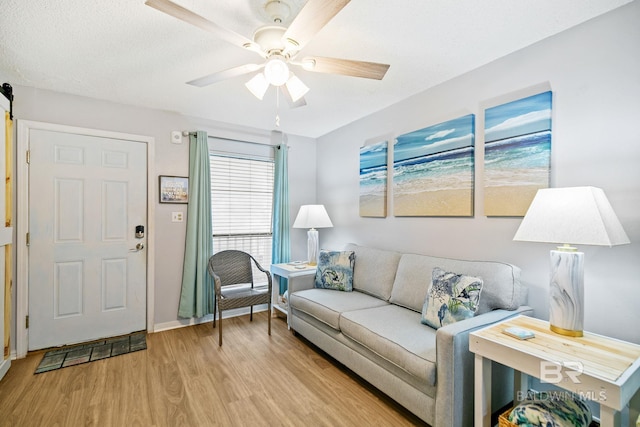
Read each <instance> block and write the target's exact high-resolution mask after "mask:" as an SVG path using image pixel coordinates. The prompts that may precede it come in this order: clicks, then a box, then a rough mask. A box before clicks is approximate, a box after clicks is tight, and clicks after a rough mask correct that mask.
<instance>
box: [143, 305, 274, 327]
mask: <svg viewBox="0 0 640 427" xmlns="http://www.w3.org/2000/svg"><path fill="white" fill-rule="evenodd" d="M261 311H267V305H266V304H263V305H256V306H255V307H253V312H254V313H258V312H261ZM249 312H250V311H249V307H242V308H234V309H232V310H225V311H223V312H222V318H223V319H228V318H230V317H238V316H244V315H246V314H249ZM207 322H213V314H207V315H206V316H204V317H192V318H190V319H178V320H172V321H171V322H163V323H156V324H155V325H154V326H153V332H162V331H169V330H171V329H178V328H184V327H187V326H194V325H199V324H201V323H207Z"/></svg>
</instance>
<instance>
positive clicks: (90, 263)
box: [29, 129, 147, 350]
mask: <svg viewBox="0 0 640 427" xmlns="http://www.w3.org/2000/svg"><path fill="white" fill-rule="evenodd" d="M29 150H30V159H31V161H30V165H29V182H30V189H29V235H30V244H29V319H30V322H29V323H30V325H29V350H35V349H39V348H46V347H52V346H59V345H64V344H71V343H77V342H83V341H89V340H93V339H98V338H103V337H108V336H115V335H121V334H125V333H129V332H133V331H137V330H142V329H145V327H146V251H145V250H141V251H136V250H134V249H133V248H135V246H136V244H138V243H144V239H142V240H141V239H136V238H135V227H136V225H145V224H146V215H147V212H146V203H147V193H146V190H147V165H146V158H147V156H146V144H144V143H141V142H134V141H124V140H118V139H111V138H104V137H97V136H88V135H80V134H69V133H64V132H55V131H48V130H40V129H36V130H32V131H31V133H30V136H29Z"/></svg>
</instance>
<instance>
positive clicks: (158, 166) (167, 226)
mask: <svg viewBox="0 0 640 427" xmlns="http://www.w3.org/2000/svg"><path fill="white" fill-rule="evenodd" d="M14 95H15V101H14V116H15V119H17V120H21V119H24V120H34V121H41V122H51V123H57V124H64V125H70V126H78V127H85V128H93V129H105V130H109V131H114V132H124V133H131V134H138V135H147V136H152V137H154V138H155V172H156V175H182V176H186V175H188V170H189V144H188V141H187V138H183V144H179V145H178V144H172V143H171V142H170V133H171V131H173V130H179V131H182V130H189V131H193V130H205V131H207V132H208V134H209V135H212V136H213V135H214V136H219V137H224V138H236V139H240V140H249V141H254V142H260V143H269V141H270V138H271V135H270V132H268V131H261V130H256V129H249V128H239V127H235V126H231V125H225V124H222V123H216V122H211V121H205V120H200V119H195V118H189V117H185V116H182V115H180V114H177V113H172V112H167V111H159V110H152V109H145V108H138V107H131V106H127V105H121V104H115V103H111V102H104V101H99V100H95V99H90V98H85V97H80V96H74V95H68V94H63V93H57V92H52V91H47V90H40V89H35V88H31V87H24V86H16V87H14ZM16 128H17V126H16ZM288 144H289V147H290V148H289V176H290V182H291V183H292V184H291V186H290V187H291V189H290V194H289V198H290V205H291V208H290V215H291V218H292V219H291V221H293V219H294V218H295V215H296V213H297V212H298V208H299V206H300V205H301V204H304V203H311V202H313V201H314V200H315V187H316V185H315V175H316V171H315V161H314V159H315V140H313V139H310V138H305V137H299V136H295V135H288ZM155 179H157V177H156V178H155ZM150 197H153V199H154V200H155V201H156V205H155V228H156V229H155V230H149V231H148V232H151V233H155V242H156V248H155V249H156V252H155V253H156V257H155V283H154V284H152V285H154V286H155V308H154V311H155V323H156V325H165V326H167V325H168V326H171V325H178V324H180V323H187V322H185V321H182V320H181V321H179V320H178V316H177V312H178V301H179V298H180V286H181V281H182V262H183V253H184V244H185V243H184V242H185V233H186V222H183V223H174V222H171V212H174V211H183V212H185V214H186V209H187V205H175V204H159V203H157V200H158V196H157V195H156V194H152V195H150ZM305 239H306V237H305ZM298 240H300V239H298ZM305 242H306V240H300V242H298V243H296V244H295V245H292V251H293V255H295V256H298V257H299V256H302V255H303V254H306V246H304V245H305ZM14 283H16V282H15V281H14ZM13 307H14V310H13V313H15V292H14V302H13ZM13 325H14V326H13V331H14V332H15V319H14V321H13ZM14 336H15V335H14ZM13 349H15V341H14V345H13Z"/></svg>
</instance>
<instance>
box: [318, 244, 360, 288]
mask: <svg viewBox="0 0 640 427" xmlns="http://www.w3.org/2000/svg"><path fill="white" fill-rule="evenodd" d="M355 259H356V255H355V253H354V252H353V251H342V252H341V251H320V255H319V256H318V269H317V270H316V288H323V289H335V290H337V291H346V292H351V291H352V290H353V266H354V264H355Z"/></svg>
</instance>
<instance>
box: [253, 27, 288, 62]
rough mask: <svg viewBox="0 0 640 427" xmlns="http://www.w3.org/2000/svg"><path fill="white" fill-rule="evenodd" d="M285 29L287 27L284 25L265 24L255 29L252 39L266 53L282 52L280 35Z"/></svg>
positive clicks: (282, 44)
mask: <svg viewBox="0 0 640 427" xmlns="http://www.w3.org/2000/svg"><path fill="white" fill-rule="evenodd" d="M286 31H287V29H286V28H285V27H281V26H279V25H265V26H264V27H260V28H258V29H257V30H256V32H255V33H254V34H253V40H254V41H255V42H256V43H257V44H258V45H259V46H260V48H261V49H262V51H263V52H266V54H267V55H270V54H272V53H282V52H283V51H284V48H285V46H284V43H283V42H282V36H283V35H284V33H285V32H286Z"/></svg>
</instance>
